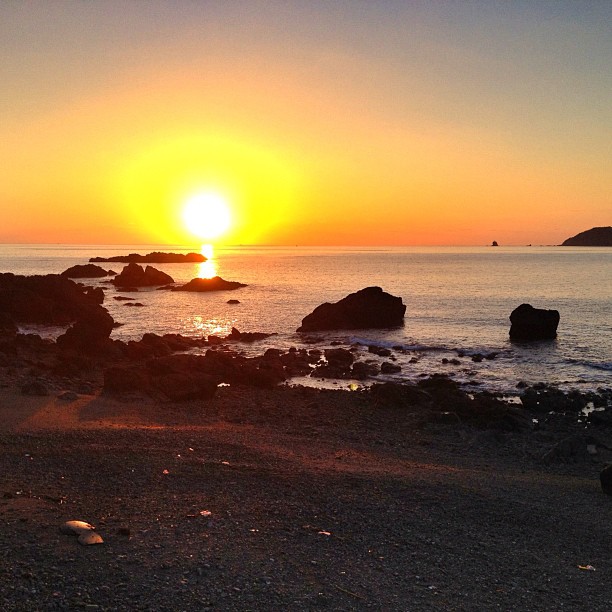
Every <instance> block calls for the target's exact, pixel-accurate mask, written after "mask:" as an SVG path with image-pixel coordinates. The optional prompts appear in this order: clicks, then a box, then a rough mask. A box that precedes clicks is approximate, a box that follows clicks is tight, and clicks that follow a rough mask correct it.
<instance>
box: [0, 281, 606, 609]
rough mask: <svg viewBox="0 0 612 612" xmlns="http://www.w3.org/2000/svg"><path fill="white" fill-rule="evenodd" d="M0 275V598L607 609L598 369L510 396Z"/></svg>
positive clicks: (97, 604) (16, 601)
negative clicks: (590, 385) (179, 321)
mask: <svg viewBox="0 0 612 612" xmlns="http://www.w3.org/2000/svg"><path fill="white" fill-rule="evenodd" d="M41 278H42V277H41ZM58 278H60V277H58ZM0 283H3V287H4V289H5V291H4V293H3V294H2V295H3V296H4V297H3V298H2V299H3V300H4V301H2V303H1V304H0V305H2V306H3V309H2V312H3V313H4V315H3V318H2V320H0V323H1V325H0V327H1V333H0V423H1V430H0V431H1V433H0V451H1V453H2V476H1V477H0V517H1V518H2V522H1V523H0V525H1V527H0V580H1V581H2V584H3V585H4V588H3V592H2V594H0V602H1V605H2V609H3V610H31V609H57V610H63V609H89V610H125V609H135V610H138V609H142V610H146V609H157V610H174V609H219V610H244V609H269V610H286V609H293V610H312V609H319V608H329V609H337V610H362V609H363V610H367V609H376V610H378V609H386V610H405V609H418V610H430V609H431V610H434V609H436V610H438V609H449V610H451V609H452V610H468V609H469V610H474V609H493V608H500V609H516V608H517V607H519V608H522V609H538V610H547V609H550V610H557V609H560V608H562V607H565V608H571V609H575V610H580V609H585V610H586V609H589V610H606V609H608V607H609V601H610V600H611V598H612V587H610V584H611V581H610V577H611V576H612V564H611V563H610V561H609V555H608V547H607V524H608V520H607V517H608V514H609V512H610V508H611V506H610V503H611V502H612V500H611V499H610V497H609V496H608V495H606V494H604V492H603V491H602V486H601V484H600V473H601V472H602V470H604V469H605V466H606V465H607V464H608V462H609V461H611V460H612V417H611V416H610V414H612V412H611V406H612V390H610V389H609V388H602V389H600V390H599V391H597V392H591V393H580V392H577V391H574V392H562V391H560V390H558V389H555V388H552V387H550V386H547V385H546V384H538V385H532V386H525V387H524V388H522V389H520V391H519V393H520V398H521V399H520V404H516V403H513V402H509V401H507V399H506V398H504V397H500V396H496V395H494V394H491V393H486V392H471V391H470V392H468V391H466V390H464V389H463V388H462V387H461V386H460V385H459V384H457V383H456V382H454V381H453V380H452V379H450V378H449V377H447V376H442V375H436V374H434V373H432V374H431V375H430V376H428V377H425V378H423V379H422V380H420V381H419V382H418V383H415V384H396V383H389V382H387V383H380V382H379V383H377V382H375V379H372V378H371V374H372V372H371V371H369V370H368V368H371V367H374V366H373V364H372V363H369V362H368V360H367V359H366V360H359V359H356V358H355V351H352V350H351V349H350V348H343V347H338V346H328V347H322V348H319V346H318V345H317V346H316V347H315V346H314V345H312V346H311V347H310V348H308V347H307V348H297V347H296V348H293V349H290V350H285V351H281V350H279V349H268V350H267V351H265V352H264V353H263V354H261V355H258V356H255V357H249V358H247V357H244V356H243V355H242V354H240V352H239V351H238V350H236V345H237V343H238V344H239V343H253V342H257V341H258V340H261V339H262V338H263V337H267V336H268V334H258V333H254V332H240V331H239V330H236V329H234V330H232V332H231V333H230V334H229V335H228V336H226V337H215V336H209V337H208V338H206V339H203V338H195V339H194V338H187V337H183V336H180V335H178V334H167V335H164V336H157V335H155V334H146V333H145V334H144V335H143V337H142V339H141V340H139V341H130V342H121V341H117V340H112V339H110V331H111V329H112V325H113V321H112V318H110V316H109V315H108V313H106V311H105V310H104V308H103V307H102V306H101V305H100V300H99V297H100V296H99V295H97V293H95V292H92V291H90V290H88V289H84V288H80V289H78V291H77V290H75V289H74V287H77V286H76V285H75V284H74V283H72V281H69V280H68V279H60V280H57V281H53V282H51V285H52V287H51V285H49V283H50V281H48V279H47V280H38V281H24V283H25V285H24V286H25V288H26V289H27V290H28V291H29V290H30V289H31V287H30V284H31V283H38V290H37V291H36V292H30V293H27V292H26V293H20V291H18V290H17V289H15V287H16V285H15V277H13V276H12V275H8V276H7V275H2V278H1V279H0ZM7 287H8V288H11V287H12V290H11V291H12V292H11V291H8V290H7ZM41 287H42V288H43V289H44V290H43V289H41ZM60 289H61V291H60ZM58 291H59V293H58ZM7 296H10V299H8V298H7ZM102 298H103V296H102ZM63 300H67V301H68V302H70V304H71V305H70V306H68V305H66V304H65V305H64V307H63V308H61V307H60V305H61V304H62V303H63ZM26 306H27V308H26ZM15 312H17V313H18V315H19V317H22V318H23V316H24V314H27V315H28V316H29V317H30V318H31V319H33V320H36V318H37V317H45V320H47V321H48V320H50V318H51V319H52V320H53V321H55V322H58V323H60V322H63V323H65V322H67V321H75V320H76V323H73V325H72V327H71V328H69V330H68V332H66V334H64V336H60V338H58V340H57V341H56V342H54V341H50V340H43V339H42V338H40V337H39V336H36V335H32V334H29V335H26V334H20V333H18V331H17V327H16V324H15V321H14V319H13V316H14V313H15ZM109 319H110V321H109ZM71 330H72V331H71ZM232 347H234V348H232ZM194 351H197V352H198V354H194ZM369 353H370V354H371V355H372V356H373V357H376V358H377V359H378V362H377V363H382V364H383V365H384V364H388V365H387V366H385V367H387V368H392V367H393V366H394V361H393V357H394V355H393V351H392V350H389V349H384V348H380V347H374V346H373V347H371V351H369ZM482 358H483V359H489V358H491V359H494V358H495V356H494V355H492V356H489V355H483V356H482ZM380 360H382V362H381V361H380ZM380 368H381V369H382V365H380ZM310 374H314V376H318V377H331V378H332V379H339V380H347V379H350V380H353V379H355V378H359V377H363V378H366V379H367V378H369V379H370V380H371V381H372V384H370V385H369V386H357V385H354V386H352V387H351V388H352V389H353V390H352V391H351V390H342V391H341V390H337V391H331V390H317V389H314V388H307V387H299V386H290V383H291V380H292V377H294V376H303V375H310ZM604 489H605V490H606V492H608V491H609V490H610V488H609V486H608V485H607V484H605V483H604ZM74 520H79V521H84V522H85V523H88V524H91V525H92V526H93V527H94V528H95V531H94V530H93V529H92V530H91V531H92V533H95V534H96V535H95V536H94V535H91V534H90V533H89V532H88V533H86V534H85V535H87V538H85V539H91V540H92V542H93V541H98V539H101V540H102V541H103V543H102V545H93V546H89V545H83V544H79V542H78V540H77V538H74V537H69V536H68V537H67V536H66V535H64V534H63V533H62V532H61V528H62V526H63V525H64V524H65V523H66V521H74ZM64 530H65V528H64ZM81 535H83V533H79V537H81ZM90 536H91V537H90Z"/></svg>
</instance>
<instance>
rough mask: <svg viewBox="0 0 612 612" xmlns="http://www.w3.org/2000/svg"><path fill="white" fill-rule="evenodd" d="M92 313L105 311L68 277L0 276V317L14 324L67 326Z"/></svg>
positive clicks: (50, 275)
mask: <svg viewBox="0 0 612 612" xmlns="http://www.w3.org/2000/svg"><path fill="white" fill-rule="evenodd" d="M92 312H94V313H96V312H97V313H100V312H103V313H106V310H105V309H104V308H102V307H101V306H100V305H98V304H96V303H95V302H94V300H93V299H92V298H91V297H88V296H87V294H86V290H85V289H84V288H83V287H80V286H79V285H77V284H76V283H75V282H74V281H72V280H70V279H69V278H66V277H64V276H60V275H59V274H48V275H46V276H17V275H14V274H10V273H6V274H0V316H3V317H4V318H6V317H8V318H9V319H10V320H12V321H13V322H14V323H17V324H19V323H38V324H42V325H68V324H70V323H73V322H74V321H77V320H79V319H82V318H83V317H87V316H90V315H91V313H92Z"/></svg>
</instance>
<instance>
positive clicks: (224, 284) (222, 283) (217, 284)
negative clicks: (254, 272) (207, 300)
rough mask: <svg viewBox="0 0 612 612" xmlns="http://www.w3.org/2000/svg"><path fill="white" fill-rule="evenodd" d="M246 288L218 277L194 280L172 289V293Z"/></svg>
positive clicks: (241, 284)
mask: <svg viewBox="0 0 612 612" xmlns="http://www.w3.org/2000/svg"><path fill="white" fill-rule="evenodd" d="M241 287H246V285H245V284H244V283H239V282H236V281H226V280H224V279H222V278H221V277H220V276H215V277H213V278H194V279H192V280H190V281H189V282H188V283H187V284H185V285H181V286H180V287H172V291H196V292H200V291H232V290H234V289H240V288H241Z"/></svg>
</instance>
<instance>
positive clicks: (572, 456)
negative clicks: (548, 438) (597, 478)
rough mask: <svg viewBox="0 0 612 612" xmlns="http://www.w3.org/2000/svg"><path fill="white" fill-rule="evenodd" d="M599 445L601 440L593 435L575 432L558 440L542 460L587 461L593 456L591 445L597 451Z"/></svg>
mask: <svg viewBox="0 0 612 612" xmlns="http://www.w3.org/2000/svg"><path fill="white" fill-rule="evenodd" d="M599 445H600V444H599V442H598V441H597V440H596V439H595V438H593V437H592V436H584V435H581V434H575V435H572V436H568V437H567V438H563V440H561V441H559V442H557V444H555V445H554V446H553V447H552V448H551V449H550V450H549V451H548V452H547V453H545V454H544V455H543V456H542V460H543V461H544V462H545V463H552V462H554V461H562V462H577V461H585V460H587V459H590V458H591V453H590V452H589V446H590V447H591V448H593V450H594V451H595V453H596V452H597V450H596V449H597V446H599Z"/></svg>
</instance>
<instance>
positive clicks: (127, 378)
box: [104, 366, 151, 393]
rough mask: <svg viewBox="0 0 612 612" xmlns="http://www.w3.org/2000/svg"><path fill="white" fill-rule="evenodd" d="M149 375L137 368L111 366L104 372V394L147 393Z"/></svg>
mask: <svg viewBox="0 0 612 612" xmlns="http://www.w3.org/2000/svg"><path fill="white" fill-rule="evenodd" d="M150 389H151V381H150V377H149V373H148V372H147V371H146V370H145V369H143V368H141V367H137V366H127V367H126V366H112V367H110V368H106V369H105V370H104V391H105V392H106V393H126V392H134V391H149V390H150Z"/></svg>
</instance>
